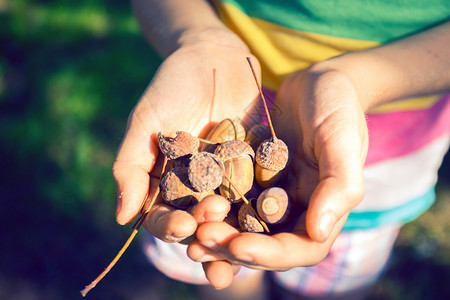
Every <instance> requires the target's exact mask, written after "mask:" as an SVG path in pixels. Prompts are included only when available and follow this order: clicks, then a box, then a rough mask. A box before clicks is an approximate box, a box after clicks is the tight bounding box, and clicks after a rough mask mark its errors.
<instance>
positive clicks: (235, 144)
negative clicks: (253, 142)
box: [214, 140, 255, 161]
mask: <svg viewBox="0 0 450 300" xmlns="http://www.w3.org/2000/svg"><path fill="white" fill-rule="evenodd" d="M214 154H216V155H217V156H218V158H219V159H220V160H222V161H226V160H228V159H231V158H235V157H239V156H242V155H249V156H250V157H251V158H252V160H253V159H254V158H255V151H253V149H252V147H250V145H249V144H247V143H246V142H244V141H241V140H231V141H226V142H223V143H222V144H220V145H219V146H218V147H217V148H216V150H215V151H214Z"/></svg>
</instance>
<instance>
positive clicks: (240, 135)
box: [158, 119, 289, 232]
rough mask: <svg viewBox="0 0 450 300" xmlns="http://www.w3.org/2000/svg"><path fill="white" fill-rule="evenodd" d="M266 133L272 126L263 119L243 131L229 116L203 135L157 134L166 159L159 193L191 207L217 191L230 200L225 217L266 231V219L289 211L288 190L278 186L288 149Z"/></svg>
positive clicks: (273, 220) (269, 221)
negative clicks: (198, 136)
mask: <svg viewBox="0 0 450 300" xmlns="http://www.w3.org/2000/svg"><path fill="white" fill-rule="evenodd" d="M270 135H271V134H270V128H269V127H268V126H265V125H262V124H258V125H255V126H254V127H252V128H251V129H250V130H249V132H248V134H246V133H245V129H244V127H243V126H242V125H241V124H240V123H239V122H237V121H233V120H231V119H225V120H223V121H222V122H220V123H219V124H218V125H217V126H216V127H214V128H213V129H212V130H211V132H209V134H208V136H207V137H206V139H205V140H202V139H198V138H196V137H194V136H192V135H191V134H189V133H188V132H185V131H178V132H177V133H176V136H175V137H166V136H164V135H163V134H161V133H159V134H158V142H159V146H160V149H161V152H162V153H163V154H164V155H165V156H166V158H167V159H168V164H167V168H166V169H167V170H166V171H165V173H164V174H163V176H162V179H161V182H160V191H161V194H162V198H163V199H164V200H165V201H166V202H167V203H168V204H170V205H171V206H173V207H176V208H178V209H185V210H189V209H190V208H191V207H193V206H194V205H195V204H197V203H199V202H200V201H202V199H203V198H204V197H205V196H207V195H211V194H220V195H222V196H223V197H225V198H227V199H228V200H229V201H230V203H231V204H232V209H231V211H230V213H231V214H229V216H228V219H229V220H233V219H236V218H237V221H238V222H237V224H238V226H239V228H240V229H241V230H242V231H245V232H264V231H269V229H268V227H267V226H266V223H267V224H280V223H282V222H284V221H285V220H286V218H287V215H288V212H289V199H288V195H287V193H286V192H285V191H284V190H283V189H282V188H279V187H276V185H277V183H279V182H280V180H281V179H282V174H283V172H282V171H283V169H284V168H285V166H286V164H287V162H288V156H289V155H288V148H287V146H286V144H285V143H284V142H283V141H282V140H280V139H278V138H276V137H274V136H270ZM248 199H250V200H248ZM233 212H237V216H233V215H232V214H233ZM231 223H233V222H232V221H231Z"/></svg>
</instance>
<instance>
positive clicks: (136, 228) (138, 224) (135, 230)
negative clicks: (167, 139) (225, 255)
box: [80, 157, 167, 297]
mask: <svg viewBox="0 0 450 300" xmlns="http://www.w3.org/2000/svg"><path fill="white" fill-rule="evenodd" d="M166 164H167V157H164V163H163V167H162V170H161V176H162V174H164V170H165V168H166ZM159 191H160V188H159V186H158V187H157V188H156V190H155V193H154V194H153V197H152V199H151V201H150V204H149V206H148V207H147V209H146V210H145V212H144V213H142V214H141V215H140V216H139V219H138V220H137V221H136V223H135V224H134V225H133V227H132V228H133V232H131V235H130V237H129V238H128V240H127V241H126V242H125V244H124V245H123V246H122V248H121V249H120V251H119V253H117V255H116V256H115V257H114V259H113V260H112V261H111V262H110V263H109V265H108V266H107V267H106V269H105V270H103V272H102V273H100V275H98V276H97V278H95V279H94V280H93V281H92V282H91V283H90V284H89V285H87V286H86V287H85V288H84V289H83V290H82V291H81V292H80V293H81V295H82V296H83V297H86V294H87V293H89V291H90V290H92V289H93V288H94V287H95V286H96V285H97V284H98V283H99V282H100V280H102V279H103V277H105V276H106V274H108V272H109V271H110V270H111V269H112V268H113V267H114V265H115V264H116V263H117V261H119V259H120V258H121V257H122V255H123V254H124V253H125V251H126V250H127V248H128V246H130V244H131V242H132V241H133V239H134V237H135V236H136V234H137V233H138V231H139V228H141V225H142V223H143V222H144V220H145V217H146V216H147V214H148V212H149V211H150V209H151V208H152V206H153V204H155V202H156V198H157V197H158V194H159ZM145 199H146V201H147V195H146V196H145ZM144 205H145V204H144Z"/></svg>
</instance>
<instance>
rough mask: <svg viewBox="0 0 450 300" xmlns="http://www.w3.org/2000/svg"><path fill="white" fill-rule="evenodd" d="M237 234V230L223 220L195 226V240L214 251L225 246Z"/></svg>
mask: <svg viewBox="0 0 450 300" xmlns="http://www.w3.org/2000/svg"><path fill="white" fill-rule="evenodd" d="M237 235H239V231H238V230H237V229H236V228H234V227H232V226H230V225H228V224H227V223H224V222H207V223H204V224H202V225H200V226H199V227H198V228H197V240H198V241H199V242H200V244H202V245H203V246H205V247H207V248H209V249H211V250H214V251H217V250H219V249H221V248H223V247H225V246H226V245H227V244H228V242H229V241H230V240H231V239H232V238H233V237H235V236H237Z"/></svg>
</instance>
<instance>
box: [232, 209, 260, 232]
mask: <svg viewBox="0 0 450 300" xmlns="http://www.w3.org/2000/svg"><path fill="white" fill-rule="evenodd" d="M238 221H239V227H240V228H241V230H242V231H244V232H264V227H263V226H262V225H261V223H260V222H259V221H258V219H257V218H256V216H255V214H254V213H253V211H252V210H251V209H250V207H249V206H248V205H246V204H243V205H242V206H241V208H240V209H239V212H238Z"/></svg>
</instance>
